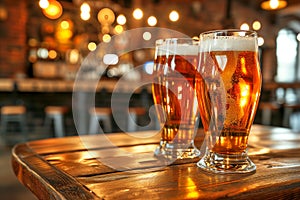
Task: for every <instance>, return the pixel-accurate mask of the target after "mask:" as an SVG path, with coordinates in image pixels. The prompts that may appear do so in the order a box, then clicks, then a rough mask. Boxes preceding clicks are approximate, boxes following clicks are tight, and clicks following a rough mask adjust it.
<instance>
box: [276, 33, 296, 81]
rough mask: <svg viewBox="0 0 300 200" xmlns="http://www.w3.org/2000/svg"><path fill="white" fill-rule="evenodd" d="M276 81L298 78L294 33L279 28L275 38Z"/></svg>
mask: <svg viewBox="0 0 300 200" xmlns="http://www.w3.org/2000/svg"><path fill="white" fill-rule="evenodd" d="M276 45H277V46H276V57H277V76H276V77H275V80H276V81H277V82H294V81H297V80H300V74H299V71H300V69H299V68H300V66H299V61H298V59H297V57H299V54H300V53H299V47H298V42H297V38H296V33H295V32H293V31H292V30H289V29H281V30H280V31H279V32H278V36H277V39H276Z"/></svg>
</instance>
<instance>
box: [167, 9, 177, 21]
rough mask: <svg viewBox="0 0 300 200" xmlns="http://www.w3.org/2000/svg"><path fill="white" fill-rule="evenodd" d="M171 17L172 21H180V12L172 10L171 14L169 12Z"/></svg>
mask: <svg viewBox="0 0 300 200" xmlns="http://www.w3.org/2000/svg"><path fill="white" fill-rule="evenodd" d="M169 19H170V20H171V21H172V22H176V21H178V19H179V13H178V12H177V11H176V10H173V11H172V12H170V14H169Z"/></svg>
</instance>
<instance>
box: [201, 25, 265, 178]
mask: <svg viewBox="0 0 300 200" xmlns="http://www.w3.org/2000/svg"><path fill="white" fill-rule="evenodd" d="M199 46H200V49H199V51H200V53H199V65H198V72H199V73H198V75H199V78H198V79H197V83H196V88H197V96H198V102H199V108H200V116H201V120H202V124H203V127H204V132H205V136H206V138H205V139H206V142H207V143H206V145H207V146H206V152H205V155H204V157H202V159H201V160H200V161H199V162H198V163H197V165H198V166H199V167H200V168H202V169H204V170H206V171H210V172H216V173H246V172H251V171H254V170H256V166H255V164H254V163H253V162H252V161H251V160H250V159H249V157H248V155H247V143H248V137H249V132H250V128H251V125H252V123H253V120H254V116H255V113H256V109H257V105H258V101H259V96H260V90H261V72H260V66H259V61H258V47H257V35H256V33H255V32H253V31H242V30H220V31H212V32H205V33H202V34H200V45H199Z"/></svg>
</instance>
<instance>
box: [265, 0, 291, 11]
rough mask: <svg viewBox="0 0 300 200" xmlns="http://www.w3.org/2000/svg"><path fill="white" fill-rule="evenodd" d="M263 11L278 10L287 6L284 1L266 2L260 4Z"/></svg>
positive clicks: (268, 0) (269, 0) (270, 0)
mask: <svg viewBox="0 0 300 200" xmlns="http://www.w3.org/2000/svg"><path fill="white" fill-rule="evenodd" d="M260 6H261V8H262V9H264V10H279V9H282V8H285V7H286V6H287V2H286V0H267V1H264V2H262V3H261V4H260Z"/></svg>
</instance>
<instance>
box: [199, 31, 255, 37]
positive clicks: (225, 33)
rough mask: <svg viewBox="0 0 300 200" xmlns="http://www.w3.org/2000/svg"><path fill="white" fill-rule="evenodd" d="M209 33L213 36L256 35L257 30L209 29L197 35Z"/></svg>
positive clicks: (204, 35) (206, 35)
mask: <svg viewBox="0 0 300 200" xmlns="http://www.w3.org/2000/svg"><path fill="white" fill-rule="evenodd" d="M208 35H211V36H213V37H218V36H226V37H230V36H239V37H257V32H256V31H253V30H242V29H216V30H211V31H205V32H203V33H200V35H199V37H200V38H201V37H208Z"/></svg>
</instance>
